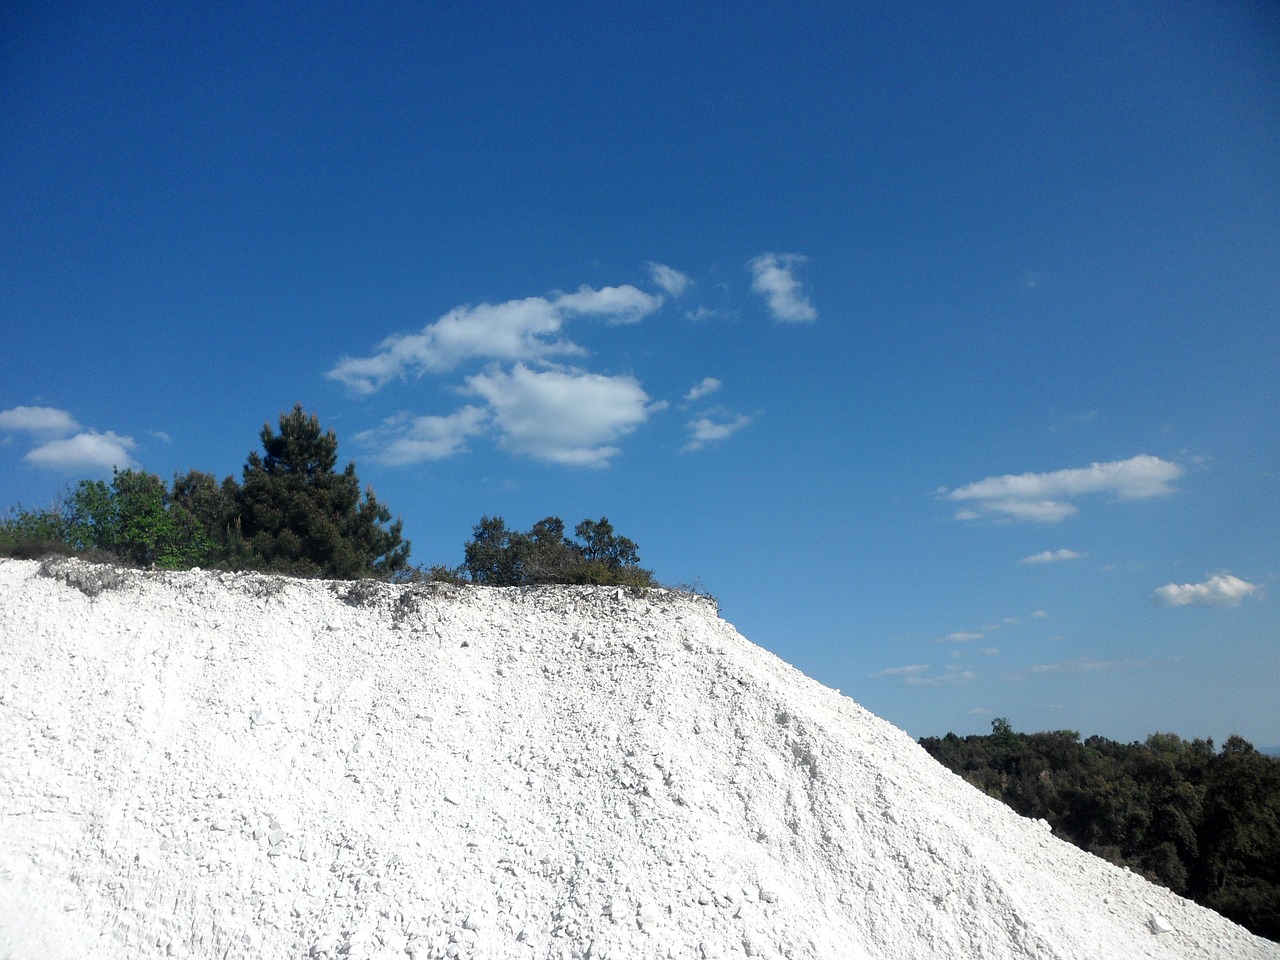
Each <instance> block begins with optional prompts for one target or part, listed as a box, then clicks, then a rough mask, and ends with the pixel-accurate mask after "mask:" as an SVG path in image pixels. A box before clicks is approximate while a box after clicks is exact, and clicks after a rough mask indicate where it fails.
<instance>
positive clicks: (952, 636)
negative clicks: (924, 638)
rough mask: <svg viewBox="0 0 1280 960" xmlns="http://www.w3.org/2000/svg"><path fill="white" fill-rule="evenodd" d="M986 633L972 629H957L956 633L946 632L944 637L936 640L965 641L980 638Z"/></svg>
mask: <svg viewBox="0 0 1280 960" xmlns="http://www.w3.org/2000/svg"><path fill="white" fill-rule="evenodd" d="M984 636H986V634H983V633H975V632H974V631H972V630H959V631H957V632H956V633H948V634H947V635H946V636H945V637H942V638H940V639H939V640H938V642H939V643H967V642H968V641H970V640H981V639H982V638H983V637H984Z"/></svg>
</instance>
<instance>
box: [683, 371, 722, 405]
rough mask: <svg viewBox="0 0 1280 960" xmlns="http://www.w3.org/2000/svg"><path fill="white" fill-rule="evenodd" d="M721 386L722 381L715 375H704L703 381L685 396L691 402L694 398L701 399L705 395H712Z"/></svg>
mask: <svg viewBox="0 0 1280 960" xmlns="http://www.w3.org/2000/svg"><path fill="white" fill-rule="evenodd" d="M720 387H721V383H720V381H719V380H717V379H716V378H715V377H703V378H702V382H701V383H699V384H698V385H697V386H696V387H694V388H692V389H691V390H690V391H689V392H688V393H686V394H685V395H684V398H685V400H686V401H688V402H689V403H692V402H693V401H694V400H701V399H702V398H703V397H706V396H710V395H711V394H713V393H715V392H716V391H717V390H719V389H720Z"/></svg>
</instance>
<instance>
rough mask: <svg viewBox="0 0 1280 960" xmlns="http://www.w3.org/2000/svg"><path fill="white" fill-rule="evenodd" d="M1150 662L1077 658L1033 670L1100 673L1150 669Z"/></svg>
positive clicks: (1040, 665) (1042, 665) (1032, 669)
mask: <svg viewBox="0 0 1280 960" xmlns="http://www.w3.org/2000/svg"><path fill="white" fill-rule="evenodd" d="M1151 663H1152V661H1150V660H1095V659H1094V658H1093V657H1077V658H1076V659H1074V660H1061V661H1059V662H1058V663H1039V664H1036V665H1035V666H1034V667H1032V668H1031V672H1032V673H1099V672H1101V671H1103V670H1129V669H1134V668H1137V667H1149V666H1151Z"/></svg>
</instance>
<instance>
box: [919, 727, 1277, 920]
mask: <svg viewBox="0 0 1280 960" xmlns="http://www.w3.org/2000/svg"><path fill="white" fill-rule="evenodd" d="M920 745H921V746H922V747H924V749H925V750H926V751H927V752H928V753H929V755H930V756H932V757H933V758H934V759H935V760H937V761H938V762H940V763H941V764H942V765H943V766H945V767H946V768H947V769H949V770H951V771H952V772H953V773H956V774H958V775H959V776H961V777H963V778H964V779H965V780H966V781H968V782H969V783H970V784H972V785H973V786H975V787H977V788H978V789H979V790H981V791H983V792H984V793H986V794H988V795H989V796H992V797H994V798H995V799H997V800H1000V801H1002V802H1003V803H1005V804H1007V805H1008V806H1010V807H1012V808H1013V809H1014V810H1016V811H1017V812H1018V813H1020V814H1021V815H1022V816H1024V817H1033V818H1036V819H1043V820H1046V821H1048V823H1049V824H1050V826H1052V827H1053V832H1054V833H1055V834H1057V835H1058V836H1059V837H1061V838H1063V839H1064V840H1067V841H1069V842H1071V843H1073V844H1075V845H1076V846H1077V847H1080V848H1081V849H1082V850H1086V851H1088V852H1089V853H1093V854H1095V855H1097V856H1100V857H1102V858H1103V859H1105V860H1108V861H1110V862H1111V863H1114V864H1116V865H1117V866H1122V867H1128V868H1129V869H1130V870H1133V871H1134V872H1135V873H1139V874H1141V875H1142V876H1144V877H1146V878H1147V879H1149V880H1152V881H1154V882H1156V883H1159V884H1161V885H1162V886H1165V887H1168V888H1169V889H1170V890H1172V891H1173V892H1174V893H1177V894H1179V895H1181V896H1184V897H1187V898H1189V899H1191V900H1194V901H1196V902H1197V903H1199V904H1202V905H1203V906H1206V907H1209V908H1210V909H1213V910H1216V911H1217V912H1218V913H1220V914H1222V915H1223V916H1225V917H1227V918H1228V919H1230V920H1234V921H1235V922H1236V923H1239V924H1240V925H1241V926H1243V927H1246V928H1247V929H1249V930H1250V931H1251V932H1253V933H1255V934H1257V935H1258V936H1262V937H1268V938H1270V939H1272V940H1280V759H1277V758H1275V757H1269V756H1267V755H1266V754H1263V753H1260V752H1259V751H1258V750H1256V749H1255V748H1254V747H1253V745H1252V744H1251V743H1249V742H1248V741H1247V740H1244V739H1243V738H1241V737H1238V736H1231V737H1228V738H1227V741H1226V743H1224V744H1223V745H1222V749H1221V750H1218V751H1215V749H1214V745H1213V741H1212V740H1183V739H1182V738H1180V737H1178V736H1177V735H1176V734H1172V733H1154V734H1152V735H1151V736H1149V737H1147V739H1146V740H1145V741H1144V742H1142V743H1130V744H1123V743H1117V742H1115V741H1113V740H1108V739H1106V738H1105V737H1097V736H1093V737H1089V738H1088V739H1086V740H1083V741H1082V740H1081V739H1080V734H1079V733H1077V732H1076V731H1074V730H1056V731H1052V732H1046V733H1018V732H1016V731H1014V730H1013V728H1012V727H1011V726H1010V724H1009V721H1008V720H1006V719H1005V718H1003V717H997V718H996V719H995V720H993V721H992V724H991V733H990V734H988V735H979V736H967V737H963V738H961V737H958V736H956V735H955V734H954V733H948V734H947V735H946V736H945V737H922V738H921V739H920Z"/></svg>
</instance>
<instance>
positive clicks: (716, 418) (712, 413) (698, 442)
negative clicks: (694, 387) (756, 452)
mask: <svg viewBox="0 0 1280 960" xmlns="http://www.w3.org/2000/svg"><path fill="white" fill-rule="evenodd" d="M728 416H729V415H728V413H727V412H726V411H722V410H709V411H706V412H705V413H704V414H702V415H701V416H697V417H694V418H693V419H692V420H690V421H689V422H688V423H687V424H685V427H686V428H687V429H688V431H689V442H688V443H686V444H685V445H684V448H683V449H685V450H686V451H691V450H701V449H702V448H703V447H705V446H706V445H707V444H709V443H716V442H718V441H720V440H725V439H728V438H729V437H731V436H733V435H734V434H735V433H737V432H738V431H739V430H741V429H742V428H743V427H745V426H748V425H749V424H750V423H751V418H750V417H749V416H747V415H746V414H745V413H740V414H738V415H737V416H734V417H731V418H729V419H726V417H728Z"/></svg>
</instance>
